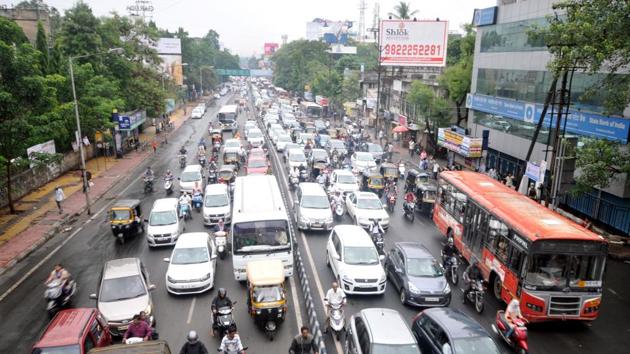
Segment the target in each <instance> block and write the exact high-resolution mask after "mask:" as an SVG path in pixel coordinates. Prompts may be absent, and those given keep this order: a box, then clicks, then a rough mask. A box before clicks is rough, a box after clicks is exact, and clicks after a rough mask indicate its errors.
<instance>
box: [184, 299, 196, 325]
mask: <svg viewBox="0 0 630 354" xmlns="http://www.w3.org/2000/svg"><path fill="white" fill-rule="evenodd" d="M196 302H197V298H196V297H193V299H192V301H191V302H190V309H189V310H188V319H187V320H186V324H190V321H191V320H192V315H193V310H194V309H195V303H196Z"/></svg>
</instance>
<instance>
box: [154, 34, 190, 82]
mask: <svg viewBox="0 0 630 354" xmlns="http://www.w3.org/2000/svg"><path fill="white" fill-rule="evenodd" d="M155 50H156V51H157V53H158V56H159V57H160V59H162V63H161V65H160V66H161V69H162V73H163V74H165V75H167V76H168V77H170V78H171V80H173V81H174V82H175V84H176V85H178V86H181V85H183V84H184V72H183V68H182V43H181V39H179V38H160V39H158V41H157V44H156V47H155Z"/></svg>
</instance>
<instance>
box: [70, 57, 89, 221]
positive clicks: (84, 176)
mask: <svg viewBox="0 0 630 354" xmlns="http://www.w3.org/2000/svg"><path fill="white" fill-rule="evenodd" d="M68 62H69V64H70V81H71V82H72V97H73V98H74V116H75V117H76V119H77V133H78V136H79V141H77V143H78V144H79V154H80V155H81V176H82V179H83V190H84V192H85V205H86V207H87V214H88V215H91V214H92V211H91V210H90V193H89V192H88V189H89V188H88V187H89V186H88V180H87V174H86V171H85V155H84V154H83V141H82V140H83V136H82V135H81V119H80V118H79V103H78V102H77V90H76V88H75V87H74V69H73V68H72V57H69V58H68Z"/></svg>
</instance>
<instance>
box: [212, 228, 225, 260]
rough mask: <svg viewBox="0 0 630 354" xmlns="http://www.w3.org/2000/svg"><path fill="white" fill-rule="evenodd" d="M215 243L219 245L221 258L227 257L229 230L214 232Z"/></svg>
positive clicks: (218, 249)
mask: <svg viewBox="0 0 630 354" xmlns="http://www.w3.org/2000/svg"><path fill="white" fill-rule="evenodd" d="M214 243H215V245H216V246H217V253H218V254H219V258H221V259H223V258H225V255H226V254H227V232H225V231H217V232H215V233H214Z"/></svg>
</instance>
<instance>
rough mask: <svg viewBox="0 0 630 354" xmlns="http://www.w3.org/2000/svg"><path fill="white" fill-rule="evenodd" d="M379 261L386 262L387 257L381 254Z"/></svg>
mask: <svg viewBox="0 0 630 354" xmlns="http://www.w3.org/2000/svg"><path fill="white" fill-rule="evenodd" d="M378 259H379V260H380V261H381V262H382V261H384V260H385V255H383V254H381V255H380V256H378Z"/></svg>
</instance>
